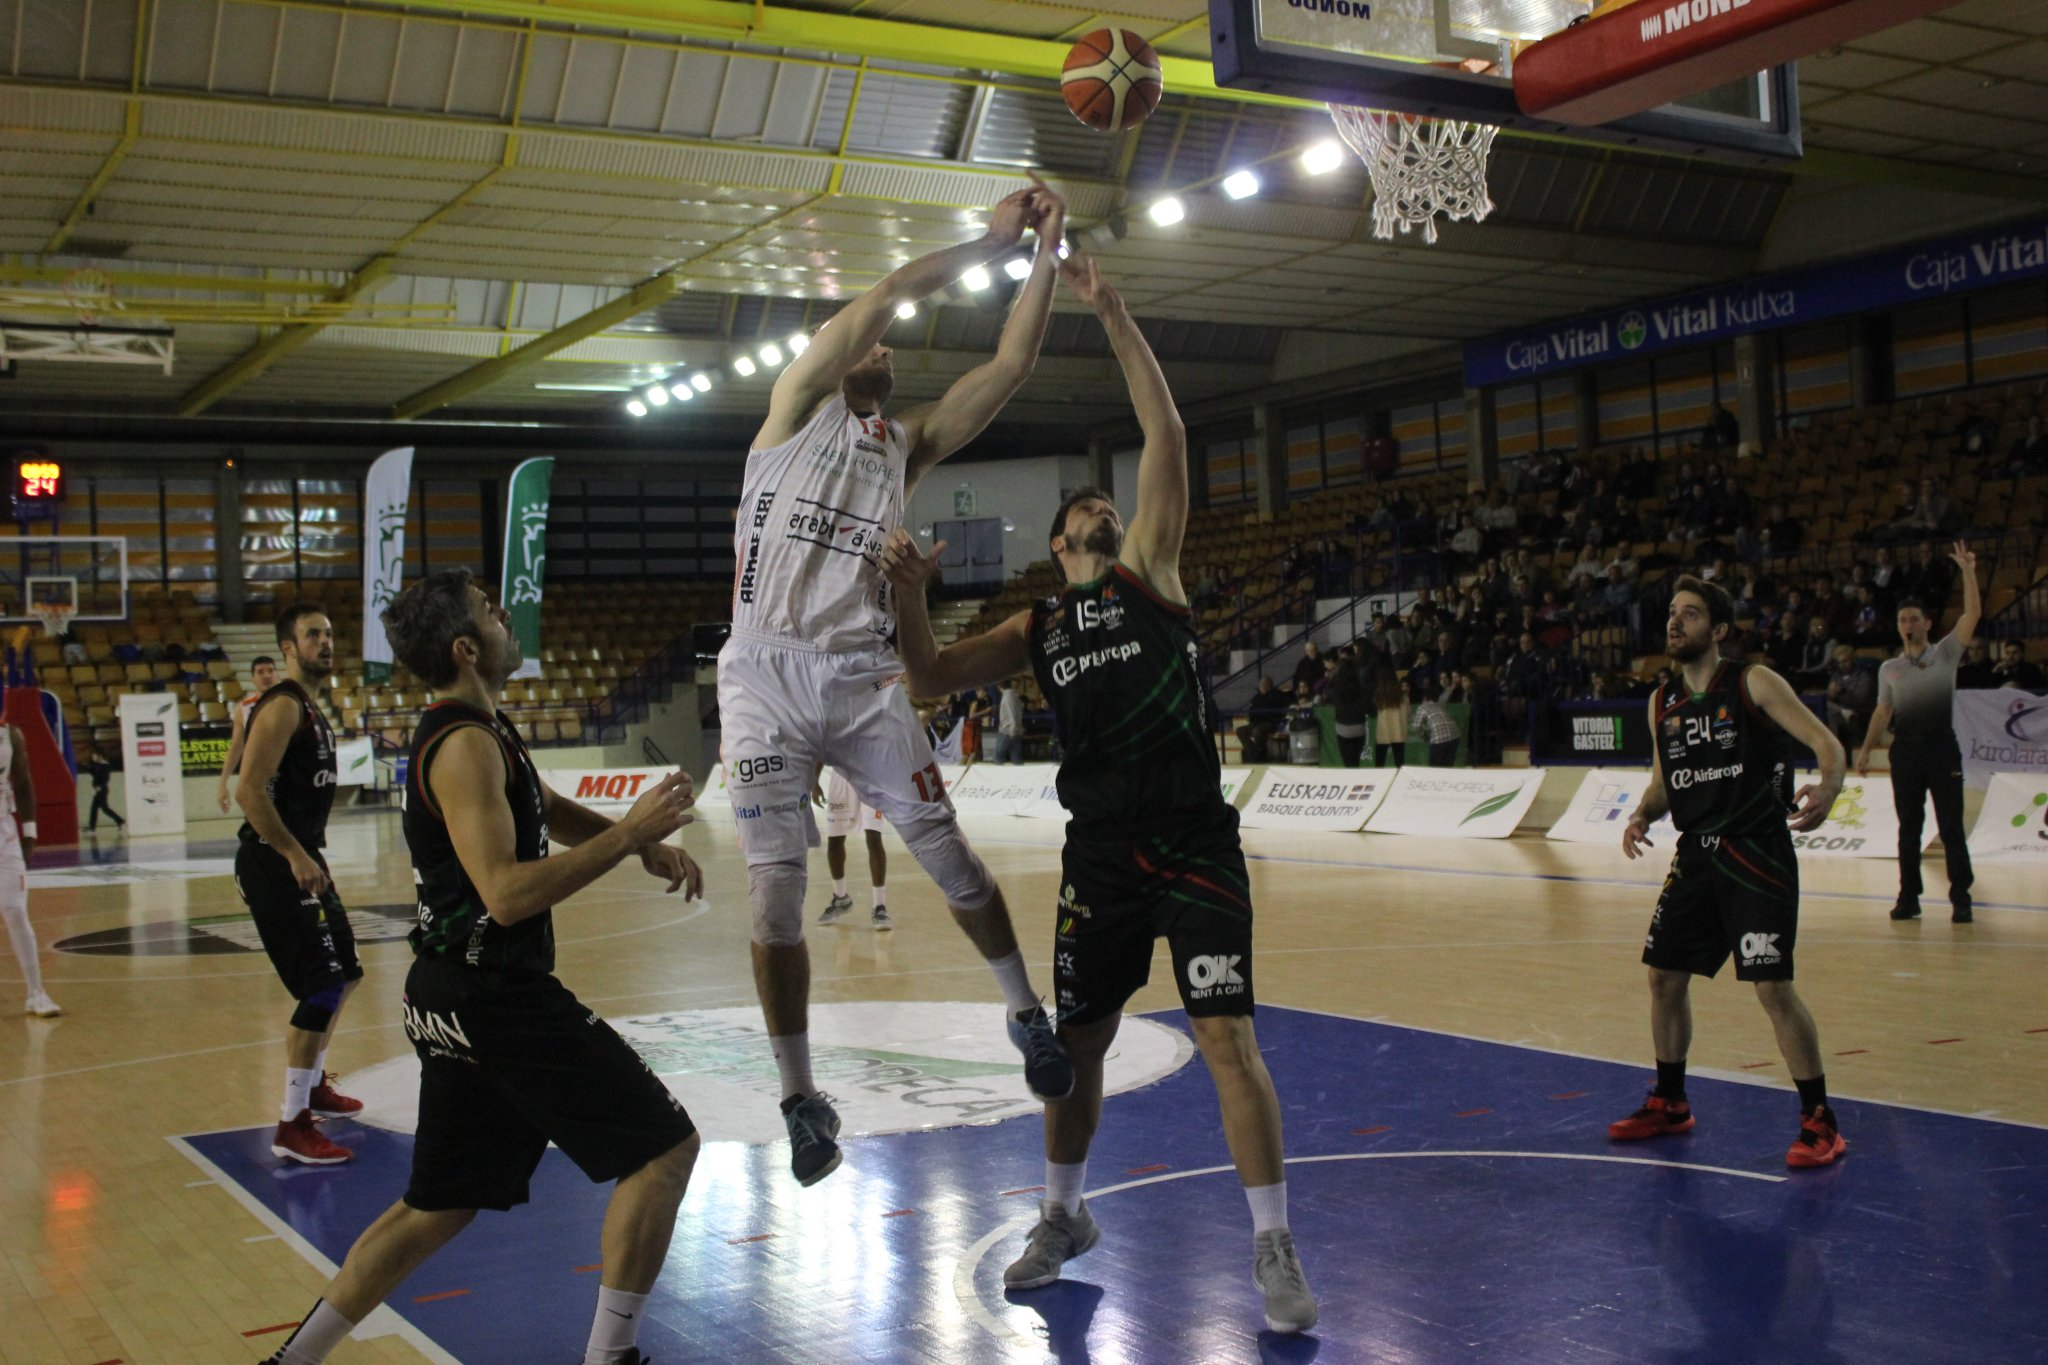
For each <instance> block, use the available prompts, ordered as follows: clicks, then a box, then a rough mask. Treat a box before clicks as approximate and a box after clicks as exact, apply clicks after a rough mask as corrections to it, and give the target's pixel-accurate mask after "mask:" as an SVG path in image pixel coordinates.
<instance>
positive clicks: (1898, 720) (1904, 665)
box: [1856, 540, 1984, 924]
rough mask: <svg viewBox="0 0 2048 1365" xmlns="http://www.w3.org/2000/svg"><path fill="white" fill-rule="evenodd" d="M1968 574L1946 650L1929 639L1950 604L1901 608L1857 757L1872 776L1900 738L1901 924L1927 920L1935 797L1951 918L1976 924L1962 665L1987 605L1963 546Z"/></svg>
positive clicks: (1862, 771) (1896, 754) (1909, 602)
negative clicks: (1875, 760)
mask: <svg viewBox="0 0 2048 1365" xmlns="http://www.w3.org/2000/svg"><path fill="white" fill-rule="evenodd" d="M1949 558H1950V559H1953V560H1954V561H1955V562H1956V567H1957V568H1959V569H1961V570H1962V577H1963V614H1962V616H1961V617H1960V618H1958V619H1957V621H1956V628H1955V629H1954V630H1952V631H1950V632H1949V633H1948V634H1947V635H1944V636H1943V637H1942V639H1941V643H1939V644H1935V645H1930V644H1928V643H1927V635H1928V632H1929V631H1930V630H1931V629H1932V628H1933V625H1934V622H1935V620H1936V619H1937V617H1938V616H1939V614H1940V612H1941V608H1942V607H1943V606H1944V605H1946V604H1945V603H1941V602H1922V601H1920V600H1919V599H1918V598H1913V597H1908V598H1904V599H1902V600H1901V601H1900V603H1899V639H1900V640H1901V641H1902V642H1903V643H1904V645H1905V648H1904V649H1902V650H1901V651H1900V652H1899V654H1898V656H1897V657H1896V658H1892V659H1887V660H1885V661H1884V664H1883V665H1882V666H1881V667H1880V668H1879V669H1878V670H1877V710H1876V711H1875V712H1874V713H1872V715H1871V717H1870V733H1869V734H1868V735H1866V736H1865V737H1864V739H1863V747H1862V748H1860V749H1858V750H1857V751H1856V773H1857V776H1859V777H1862V776H1868V775H1869V772H1870V750H1871V746H1873V745H1874V744H1876V743H1877V741H1878V740H1879V739H1881V738H1883V737H1884V732H1885V731H1886V730H1887V729H1889V730H1890V731H1891V732H1892V752H1891V762H1892V799H1893V801H1894V802H1895V803H1896V804H1897V805H1898V810H1899V900H1898V903H1897V904H1896V905H1894V906H1892V918H1893V919H1918V918H1920V831H1921V828H1922V827H1923V825H1924V823H1925V821H1926V819H1927V798H1928V797H1929V796H1930V795H1931V796H1933V798H1934V824H1935V828H1937V829H1939V830H1940V831H1941V848H1942V852H1943V853H1944V854H1946V855H1947V858H1948V899H1949V904H1950V905H1951V906H1953V907H1954V913H1953V914H1952V915H1950V916H1949V918H1950V919H1952V920H1953V921H1954V922H1955V923H1957V924H1968V923H1969V922H1970V883H1971V882H1972V881H1973V880H1974V878H1973V875H1972V873H1971V871H1970V850H1969V847H1968V846H1967V845H1966V844H1965V843H1964V833H1963V753H1962V749H1961V748H1960V747H1959V746H1958V745H1957V744H1956V728H1955V696H1956V665H1957V664H1959V663H1961V662H1962V659H1963V650H1964V649H1965V648H1966V647H1968V645H1969V644H1970V642H1971V641H1972V640H1973V639H1975V638H1976V635H1977V619H1978V617H1980V616H1981V615H1983V611H1984V602H1983V599H1982V597H1981V596H1979V594H1978V590H1977V556H1976V555H1974V554H1972V553H1971V552H1970V547H1969V546H1967V545H1965V544H1964V543H1963V542H1962V541H1960V540H1959V541H1957V542H1956V544H1955V549H1954V550H1953V551H1952V552H1951V553H1950V555H1949Z"/></svg>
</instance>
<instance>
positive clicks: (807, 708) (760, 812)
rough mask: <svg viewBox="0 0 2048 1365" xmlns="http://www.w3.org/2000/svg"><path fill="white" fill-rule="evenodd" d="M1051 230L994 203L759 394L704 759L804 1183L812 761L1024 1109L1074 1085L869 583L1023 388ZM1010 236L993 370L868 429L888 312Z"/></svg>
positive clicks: (831, 1153)
mask: <svg viewBox="0 0 2048 1365" xmlns="http://www.w3.org/2000/svg"><path fill="white" fill-rule="evenodd" d="M1065 215H1066V205H1065V204H1064V203H1063V202H1062V201H1061V200H1060V198H1059V197H1058V196H1057V195H1055V194H1054V193H1053V192H1052V191H1051V190H1049V189H1046V188H1045V187H1044V186H1043V185H1039V186H1037V187H1036V188H1033V189H1028V190H1022V191H1019V192H1018V193H1016V194H1013V195H1011V196H1009V197H1008V198H1007V199H1004V200H1003V201H1002V202H1000V203H998V204H997V205H996V206H995V209H994V211H993V214H992V217H991V222H990V224H989V229H988V232H987V234H986V235H984V236H983V237H981V238H979V239H978V240H976V241H972V242H968V243H965V244H963V245H961V246H956V247H951V248H948V249H947V250H944V251H938V252H934V253H933V254H931V255H929V256H926V257H924V258H922V259H920V260H916V261H912V262H911V263H910V264H909V265H906V266H904V267H903V268H902V269H900V270H898V271H896V273H895V274H893V275H890V276H889V277H888V278H887V279H885V280H883V281H882V282H881V283H880V284H878V285H876V286H875V287H874V288H873V289H871V290H869V291H868V293H867V294H865V295H863V296H862V297H861V298H858V299H855V300H854V301H853V302H852V303H850V304H848V305H847V306H846V307H845V308H844V309H843V310H841V311H840V313H839V314H838V315H837V316H836V317H834V318H833V319H832V320H831V321H830V322H828V323H826V324H825V326H824V327H822V328H820V329H819V330H818V333H817V335H816V336H815V337H813V338H812V339H811V343H810V345H809V347H808V348H807V349H806V350H805V351H804V353H803V354H802V355H800V356H798V357H797V358H796V359H795V360H793V361H791V362H790V364H789V367H788V368H787V369H785V370H784V371H783V372H782V374H781V376H780V377H779V378H778V379H777V380H776V381H775V391H774V396H773V397H772V398H771V399H770V402H769V407H768V418H767V420H766V421H765V422H763V423H762V424H761V430H760V434H759V435H757V436H756V437H755V438H754V446H753V450H752V451H751V452H750V453H749V454H748V456H747V473H746V480H745V485H744V487H743V489H742V491H741V494H740V509H739V517H738V521H737V525H736V527H735V531H734V551H735V557H736V558H737V560H738V562H739V571H738V574H737V577H736V579H735V582H734V586H733V608H732V610H733V617H732V638H731V639H730V640H729V641H728V642H727V643H726V646H725V648H724V649H723V650H722V651H721V652H720V654H719V659H718V705H719V712H720V715H721V716H722V718H723V725H724V738H723V742H722V746H721V747H722V748H723V751H724V760H725V772H726V781H727V784H728V786H729V787H730V789H731V797H732V807H733V814H734V816H735V817H736V819H737V823H738V826H739V841H740V851H741V853H742V854H743V855H744V856H745V858H746V862H747V892H748V899H749V900H750V902H751V903H752V907H753V961H754V983H755V987H756V990H757V991H758V993H759V995H760V998H761V1009H762V1013H763V1014H764V1015H765V1016H766V1019H767V1024H768V1033H769V1037H770V1041H771V1043H772V1045H773V1048H774V1052H775V1063H776V1067H777V1069H778V1071H779V1072H780V1075H781V1085H782V1092H783V1100H782V1112H783V1118H784V1121H785V1123H786V1125H787V1127H788V1130H789V1140H790V1168H791V1170H792V1172H793V1173H794V1174H795V1175H796V1178H797V1179H798V1180H799V1181H800V1182H801V1183H803V1184H805V1185H811V1184H815V1183H816V1182H817V1181H819V1180H822V1179H824V1178H825V1177H826V1176H827V1175H830V1174H831V1173H832V1172H833V1171H834V1170H836V1169H837V1168H838V1166H839V1146H838V1143H837V1142H836V1141H835V1139H836V1138H837V1136H838V1133H839V1116H838V1114H837V1112H836V1111H835V1110H834V1109H833V1107H832V1104H831V1102H830V1100H829V1099H828V1098H827V1097H825V1096H823V1095H821V1094H819V1093H818V1088H817V1085H816V1082H815V1081H814V1080H813V1078H812V1074H811V1061H810V1032H809V1030H810V1019H809V1000H810V993H811V965H810V955H809V951H808V949H807V948H806V947H805V944H804V924H803V909H804V891H805V873H806V868H805V859H806V855H807V850H808V848H809V846H810V843H811V841H812V839H814V838H815V827H814V826H813V825H812V824H811V821H810V815H809V812H808V810H807V809H806V802H807V801H808V800H809V798H810V792H811V780H812V776H813V774H814V773H816V771H817V769H818V767H819V766H820V765H821V764H829V765H830V766H832V767H833V768H835V769H838V770H840V771H843V772H844V773H845V774H846V777H847V780H848V781H849V782H850V783H851V784H852V785H853V787H854V789H855V790H856V791H859V792H860V793H862V794H863V795H864V796H865V797H866V798H867V799H869V800H871V801H873V802H874V803H875V805H876V806H878V807H880V809H881V811H882V814H883V816H884V817H885V818H886V819H887V820H888V822H889V823H890V825H892V826H893V827H894V828H895V830H896V832H897V833H898V834H899V835H901V836H902V838H903V842H904V843H905V844H907V845H909V848H910V852H911V855H912V856H913V857H915V858H916V859H917V861H918V864H919V865H920V866H922V867H923V868H924V869H925V871H926V872H927V873H929V874H930V875H931V877H932V880H933V881H935V882H936V883H938V886H939V889H940V891H941V892H943V893H944V895H945V897H946V904H947V905H948V906H950V907H951V909H952V912H953V917H954V919H955V921H956V922H957V923H958V924H959V925H960V927H961V929H962V930H964V931H965V932H966V934H967V937H968V938H969V939H970V940H971V941H972V942H973V944H974V946H975V948H976V949H977V950H979V951H980V953H981V955H982V956H983V957H984V958H986V959H987V960H988V963H989V966H990V968H991V969H992V970H993V971H994V973H995V976H996V980H997V982H998V983H1000V985H1001V987H1002V992H1003V1000H1004V1004H1005V1006H1006V1011H1007V1022H1008V1027H1009V1033H1010V1038H1011V1041H1012V1042H1013V1043H1015V1044H1016V1046H1017V1047H1018V1049H1019V1050H1020V1051H1021V1052H1022V1053H1023V1054H1024V1076H1025V1080H1026V1082H1027V1083H1028V1084H1029V1085H1030V1087H1031V1090H1032V1093H1034V1094H1036V1095H1038V1096H1039V1097H1040V1098H1042V1099H1057V1098H1059V1097H1061V1096H1063V1095H1065V1094H1066V1093H1067V1092H1068V1091H1069V1090H1071V1089H1072V1088H1073V1084H1074V1076H1073V1068H1072V1066H1071V1065H1070V1064H1069V1063H1068V1061H1067V1058H1066V1055H1065V1053H1064V1052H1063V1051H1062V1049H1061V1048H1060V1045H1059V1042H1058V1040H1057V1039H1056V1038H1055V1037H1054V1035H1053V1029H1052V1024H1051V1022H1050V1021H1049V1020H1048V1019H1047V1018H1046V1014H1045V1011H1044V1009H1043V1008H1041V1007H1040V1005H1039V1001H1038V996H1037V995H1036V994H1035V993H1034V992H1033V991H1032V989H1031V981H1030V977H1029V975H1028V974H1027V972H1026V971H1025V967H1024V957H1023V954H1022V953H1020V952H1019V951H1018V950H1017V939H1016V935H1015V933H1014V932H1013V931H1012V930H1011V927H1010V912H1009V908H1008V907H1007V906H1006V905H1005V904H1004V901H1003V896H1002V892H1001V891H1000V890H999V889H998V888H997V886H996V884H995V880H994V879H993V878H992V877H990V875H989V872H988V869H987V867H985V866H984V865H983V864H982V861H981V859H980V858H979V857H977V856H976V855H975V853H974V851H973V850H972V849H971V848H969V847H968V845H967V841H966V840H965V839H964V838H962V837H961V835H960V830H959V826H958V824H957V822H956V821H955V819H954V813H953V803H952V801H951V800H950V799H949V798H948V797H947V795H946V790H945V784H944V783H943V782H942V781H941V780H940V777H939V770H938V767H937V766H936V764H935V763H934V762H933V760H932V751H931V745H930V744H929V743H928V742H927V741H926V740H925V738H924V736H923V735H922V734H921V733H920V732H919V730H918V727H917V722H916V720H915V718H914V717H913V715H912V714H911V708H910V699H909V698H908V697H907V696H905V695H904V691H903V688H901V687H900V686H898V685H897V681H898V679H899V677H900V676H901V674H902V671H903V668H902V664H901V663H900V662H898V660H897V658H896V656H895V654H894V653H893V652H892V651H891V649H890V648H889V640H890V637H891V636H892V635H893V634H894V633H895V622H894V612H893V606H892V604H891V602H890V593H889V587H888V584H887V583H885V582H884V581H883V579H882V575H881V571H880V568H879V567H878V565H879V560H880V556H881V552H882V543H883V541H884V540H886V539H887V538H888V535H889V533H890V532H891V531H893V530H895V529H896V528H897V526H898V525H899V524H900V523H901V522H902V520H903V508H904V504H905V502H906V501H907V500H908V498H909V496H910V492H911V490H912V489H913V488H915V487H916V485H917V481H918V480H919V479H920V478H922V477H923V476H924V474H925V473H926V472H927V471H928V470H930V469H931V468H932V467H933V466H934V465H936V464H938V462H939V461H941V460H943V459H945V458H946V457H947V456H948V455H951V454H952V453H953V452H954V451H956V450H959V449H960V448H961V447H962V446H964V445H966V444H967V442H969V441H971V440H972V439H974V437H975V436H977V435H978V434H980V432H981V431H982V429H983V428H984V427H986V426H987V425H988V424H989V422H990V421H992V420H993V419H994V417H995V415H996V414H997V413H998V412H1000V411H1001V410H1002V407H1003V405H1004V404H1005V403H1007V402H1008V401H1009V400H1010V396H1011V395H1012V394H1014V393H1016V391H1017V390H1018V389H1019V388H1020V387H1021V386H1022V385H1023V383H1024V381H1025V379H1026V378H1027V377H1028V376H1029V375H1030V373H1031V369H1032V366H1033V365H1034V364H1035V363H1036V361H1037V358H1038V348H1039V344H1040V343H1041V342H1042V341H1043V340H1044V337H1045V325H1046V318H1047V315H1048V314H1049V312H1050V310H1051V306H1052V289H1053V276H1054V272H1055V269H1056V266H1057V262H1056V259H1055V256H1056V247H1057V244H1058V243H1059V240H1060V237H1061V234H1062V232H1063V230H1064V223H1065ZM1026 228H1034V229H1036V231H1037V235H1038V251H1037V258H1036V260H1035V262H1034V264H1033V265H1032V267H1031V272H1030V274H1029V276H1028V277H1027V278H1026V280H1025V282H1024V286H1023V289H1022V291H1021V297H1020V299H1019V300H1018V302H1017V305H1016V308H1015V311H1014V312H1012V314H1011V315H1010V320H1009V322H1008V324H1007V325H1006V326H1005V327H1004V328H1003V336H1002V340H1001V342H1000V343H999V344H998V346H997V348H996V354H995V356H994V357H993V358H992V359H990V360H989V361H988V362H987V363H985V364H983V365H980V366H978V367H976V368H975V369H973V370H970V371H969V372H968V373H967V374H965V375H963V376H962V377H961V378H960V379H959V380H957V381H956V382H955V383H954V384H953V386H952V387H951V388H950V389H948V390H947V391H946V393H945V395H944V396H943V397H942V398H940V399H939V400H938V401H937V402H935V403H930V404H926V405H925V406H923V407H919V408H914V409H912V410H911V411H909V412H906V413H905V414H904V415H903V416H902V417H901V418H896V419H892V418H889V417H885V416H884V415H883V408H884V406H885V405H886V404H887V403H888V401H889V396H890V393H891V391H892V389H893V388H894V383H895V380H894V369H893V362H892V359H891V354H890V350H889V348H888V347H887V346H884V345H882V344H881V340H882V335H883V333H884V332H886V331H887V330H888V327H889V324H890V323H891V322H892V321H894V319H895V317H896V310H897V308H898V307H899V306H900V305H902V304H905V303H911V302H914V301H916V300H918V299H922V298H924V297H925V296H927V295H929V294H932V293H934V292H936V291H937V290H939V289H941V288H943V287H945V286H947V285H949V284H951V283H953V281H955V280H957V279H959V278H960V276H962V275H963V274H965V273H966V272H967V271H968V270H970V269H978V268H982V267H986V266H989V265H991V264H993V263H994V262H996V261H997V260H999V259H1001V258H1002V257H1004V256H1009V255H1015V254H1016V253H1017V251H1018V248H1019V244H1020V243H1021V242H1022V240H1023V236H1024V232H1025V229H1026Z"/></svg>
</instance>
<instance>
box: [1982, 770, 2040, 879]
mask: <svg viewBox="0 0 2048 1365" xmlns="http://www.w3.org/2000/svg"><path fill="white" fill-rule="evenodd" d="M1970 857H1972V858H1973V859H1975V860H1976V861H1978V862H1980V863H2033V864H2035V865H2036V866H2038V867H2043V868H2048V773H1995V774H1993V775H1992V778H1991V785H1990V786H1989V787H1987V788H1986V789H1985V792H1984V809H1982V810H1980V811H1978V812H1977V825H1976V828H1974V829H1972V830H1971V831H1970Z"/></svg>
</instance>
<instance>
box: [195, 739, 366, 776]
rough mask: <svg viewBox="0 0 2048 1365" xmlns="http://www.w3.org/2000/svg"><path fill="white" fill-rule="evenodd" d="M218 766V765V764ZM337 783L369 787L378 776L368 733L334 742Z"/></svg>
mask: <svg viewBox="0 0 2048 1365" xmlns="http://www.w3.org/2000/svg"><path fill="white" fill-rule="evenodd" d="M216 766H217V765H216ZM334 769H335V779H334V781H335V785H337V786H341V787H367V786H369V785H370V783H371V782H372V781H373V780H374V779H375V778H376V776H377V751H376V749H375V747H374V746H372V745H371V743H370V737H369V736H368V735H358V736H356V737H355V738H354V739H340V740H336V741H335V742H334Z"/></svg>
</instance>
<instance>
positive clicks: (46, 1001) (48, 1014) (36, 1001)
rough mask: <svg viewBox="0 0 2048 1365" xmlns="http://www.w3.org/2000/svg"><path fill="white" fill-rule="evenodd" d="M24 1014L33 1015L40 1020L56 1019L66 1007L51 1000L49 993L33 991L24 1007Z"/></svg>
mask: <svg viewBox="0 0 2048 1365" xmlns="http://www.w3.org/2000/svg"><path fill="white" fill-rule="evenodd" d="M21 1009H22V1013H24V1014H33V1015H34V1016H35V1017H36V1018H38V1019H55V1018H56V1017H57V1016H58V1015H60V1014H62V1013H63V1012H64V1007H63V1006H62V1005H59V1004H58V1003H57V1002H56V1001H54V1000H52V999H51V998H50V993H49V992H48V991H32V992H30V994H29V997H28V1001H27V1003H25V1004H24V1005H23V1006H22V1007H21Z"/></svg>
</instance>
